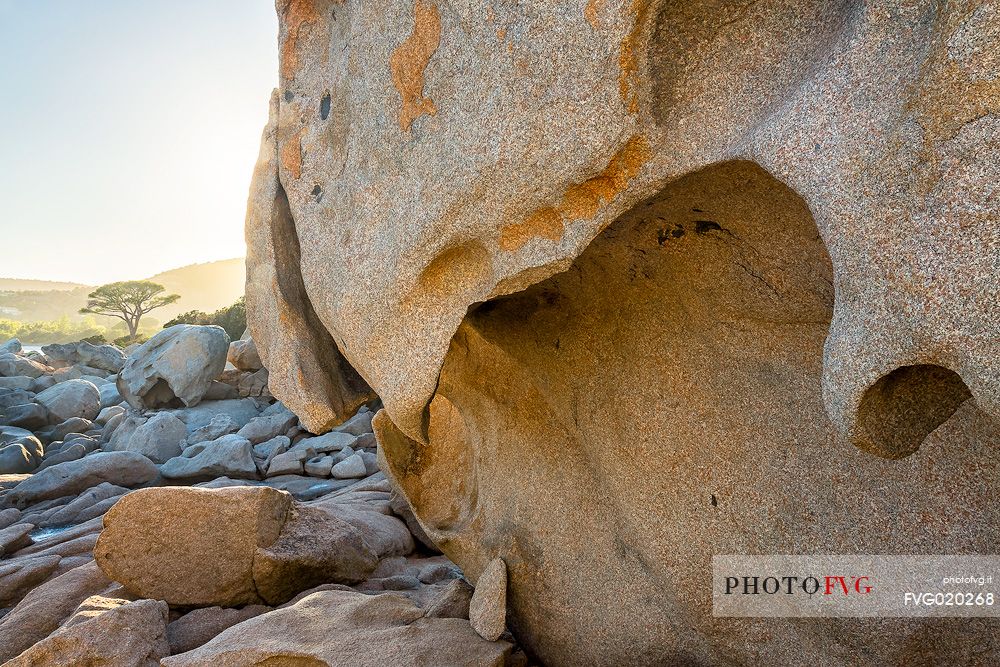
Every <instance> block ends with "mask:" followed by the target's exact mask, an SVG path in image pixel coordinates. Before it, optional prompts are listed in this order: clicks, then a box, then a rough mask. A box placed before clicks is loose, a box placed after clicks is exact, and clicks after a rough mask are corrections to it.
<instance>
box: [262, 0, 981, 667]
mask: <svg viewBox="0 0 1000 667" xmlns="http://www.w3.org/2000/svg"><path fill="white" fill-rule="evenodd" d="M278 8H279V18H280V20H281V27H280V43H281V46H280V50H281V67H280V70H281V77H280V83H279V85H280V88H279V90H278V91H276V93H275V94H274V95H273V96H272V99H271V119H270V122H269V124H268V127H267V128H266V130H265V132H264V137H263V142H262V148H261V153H260V160H259V162H258V165H257V168H256V170H255V175H254V183H253V186H252V188H251V202H250V206H249V209H248V216H247V242H248V256H247V263H248V266H247V268H248V279H247V287H248V289H247V306H248V317H249V327H250V330H251V332H252V333H253V338H254V340H255V341H256V344H257V347H258V351H259V353H260V355H261V358H262V359H263V361H264V362H265V365H266V367H267V368H268V370H269V371H270V388H271V391H272V393H274V395H275V396H277V397H278V398H280V399H282V400H283V401H284V402H285V403H286V404H287V405H288V406H289V407H290V408H292V409H293V410H294V411H295V412H296V413H297V414H300V415H301V416H302V419H303V423H304V424H305V425H306V426H307V427H308V428H309V429H311V430H314V431H315V430H316V429H317V428H320V427H324V428H328V427H329V426H330V425H332V424H333V423H335V422H336V421H338V420H339V419H343V418H344V417H345V416H346V414H347V413H346V412H345V411H344V407H345V406H346V405H350V404H355V405H357V404H358V402H359V401H360V400H361V398H362V397H363V394H364V393H365V385H364V382H367V383H368V385H370V386H371V387H372V388H374V390H375V391H376V392H377V393H378V395H379V396H380V397H381V398H382V399H383V401H384V404H385V410H384V412H382V413H380V414H379V415H378V417H377V418H376V420H375V426H376V433H377V435H378V438H379V442H380V447H379V455H380V457H381V465H382V468H383V470H385V471H386V473H387V475H388V476H389V477H390V478H392V480H393V482H394V483H395V484H396V485H397V487H398V488H399V490H400V491H401V492H402V494H403V495H404V496H405V497H406V498H407V500H408V501H409V503H410V505H411V506H412V508H413V510H414V513H415V515H416V517H417V518H418V520H419V521H420V523H421V525H422V526H423V528H424V529H425V530H426V532H427V534H428V536H429V537H430V538H431V539H432V540H433V541H434V542H435V543H436V544H438V545H439V546H440V547H441V548H442V550H443V551H444V552H445V554H446V555H448V556H449V557H450V558H452V559H453V560H454V561H455V562H456V563H458V564H459V565H460V566H461V567H462V569H463V570H464V571H465V572H466V574H468V575H469V576H470V578H472V579H473V580H476V579H478V577H479V576H480V574H481V572H482V571H483V570H484V568H485V567H486V565H487V563H489V562H491V561H493V560H494V559H495V558H501V559H503V561H505V562H506V564H507V575H508V579H507V587H508V595H507V598H506V600H507V605H508V612H509V613H508V623H509V625H510V627H511V629H512V630H513V631H514V632H515V634H516V635H517V637H518V639H519V640H520V641H521V642H522V643H523V644H525V645H526V646H527V648H529V649H530V651H531V652H532V653H533V654H535V655H537V656H538V657H539V658H540V660H541V661H542V662H543V663H544V664H547V665H551V666H553V667H554V666H558V665H576V664H686V663H702V664H719V663H730V662H736V663H743V662H750V663H766V664H801V663H805V662H808V663H814V664H851V663H852V662H853V661H855V659H856V655H857V652H856V651H855V650H847V649H846V648H845V650H844V652H843V653H842V654H837V655H838V656H842V657H837V656H834V655H832V654H831V653H830V652H829V651H827V648H828V647H829V646H830V645H831V644H836V645H838V646H840V645H842V646H844V647H853V648H855V649H860V650H862V651H863V653H864V655H865V658H866V660H868V661H870V662H872V663H875V664H891V663H906V662H913V661H914V655H913V652H914V651H918V652H919V656H918V657H919V658H920V659H921V660H923V661H925V662H928V663H935V662H939V663H940V662H956V661H957V662H961V661H962V660H961V659H960V658H961V656H959V659H956V656H955V655H953V654H951V653H949V651H952V650H953V647H954V646H956V644H963V645H969V646H980V645H981V643H980V638H981V637H983V636H987V635H989V634H990V632H991V630H990V629H989V626H988V625H987V624H986V623H985V622H983V621H975V620H970V621H968V622H963V624H962V625H961V626H956V627H955V628H954V629H953V630H954V634H953V636H952V637H951V638H950V641H949V642H948V643H947V644H939V643H935V642H927V641H923V640H922V638H924V637H925V636H926V635H927V633H929V632H932V627H933V626H932V622H930V621H924V620H907V621H899V622H894V623H893V624H892V625H891V627H890V626H888V625H883V624H865V625H863V626H859V625H857V624H851V625H850V626H849V627H848V626H845V625H844V624H842V623H840V622H838V621H835V620H829V621H822V620H813V621H810V623H808V624H802V623H797V622H794V621H788V620H782V619H768V620H755V619H725V620H721V619H714V618H713V617H712V612H711V610H712V605H711V602H712V601H711V591H710V589H709V587H707V586H706V585H705V583H704V582H705V581H707V580H708V578H709V576H710V572H711V556H712V555H713V554H719V553H790V552H807V553H993V552H995V546H996V544H995V539H994V536H995V534H996V526H997V525H998V524H1000V507H997V505H996V503H995V502H993V501H992V498H994V497H995V496H996V490H997V488H998V486H1000V471H998V470H997V469H996V466H991V465H988V462H990V461H992V460H993V455H994V450H995V448H996V445H997V443H998V442H1000V434H998V429H997V419H998V418H1000V354H998V352H997V351H998V348H997V334H996V332H997V331H1000V308H998V304H1000V282H998V281H997V280H996V274H997V265H996V249H997V248H998V247H1000V227H998V226H997V224H996V220H997V219H998V217H1000V198H997V197H996V196H995V194H994V190H995V183H996V182H997V180H998V178H1000V114H998V106H997V99H998V98H997V95H996V81H997V78H998V76H997V65H996V58H995V55H994V54H995V53H996V52H997V50H998V47H1000V45H998V33H997V31H996V29H995V27H994V26H995V24H996V9H995V7H994V6H993V5H992V4H990V3H986V2H976V1H972V2H968V3H960V4H944V5H943V4H940V3H932V2H915V3H910V4H907V5H905V6H903V5H898V4H893V3H887V2H874V3H866V4H857V3H850V2H840V1H837V2H818V1H807V2H790V1H788V0H765V1H764V2H758V3H753V4H752V6H751V5H746V4H745V3H717V2H711V3H708V2H689V3H671V2H666V1H665V0H653V1H649V2H633V3H609V2H588V3H579V5H576V6H573V7H569V6H567V5H566V4H564V3H551V2H543V1H540V0H539V1H531V2H527V3H511V4H506V5H503V6H494V7H492V8H491V10H490V11H475V10H474V9H472V8H470V6H468V5H461V4H459V5H455V4H447V3H433V2H416V3H411V2H394V3H386V4H385V5H383V6H380V10H379V11H377V12H374V11H370V10H368V9H367V8H366V7H365V6H363V3H361V2H359V1H358V0H349V1H348V2H347V3H345V6H343V7H338V9H337V11H336V12H331V11H325V10H323V11H321V10H319V9H317V5H316V4H315V3H309V2H298V1H291V0H289V1H283V2H279V3H278ZM348 362H349V364H350V366H353V370H352V369H351V368H349V367H348ZM354 371H357V375H355V374H354ZM358 375H360V376H361V377H362V378H364V381H361V380H360V379H359V378H358V377H357V376H358ZM498 425H502V428H500V427H499V426H498ZM954 480H962V482H961V484H955V483H954ZM956 516H961V517H962V518H961V520H960V521H955V520H954V517H956ZM858 526H864V530H861V531H859V530H858V529H857V527H858ZM539 591H543V592H544V594H540V593H539ZM609 600H613V601H615V606H614V612H615V614H614V618H613V619H612V620H610V621H609V609H608V601H609ZM747 636H753V637H769V638H773V639H771V640H761V642H759V643H755V645H754V648H753V649H750V648H748V646H747V642H746V637H747ZM918 645H919V649H915V648H914V647H915V646H918ZM977 659H978V660H980V661H986V662H998V661H1000V646H998V644H997V643H995V642H994V643H989V644H986V645H985V648H983V651H982V653H981V654H980V655H978V656H977Z"/></svg>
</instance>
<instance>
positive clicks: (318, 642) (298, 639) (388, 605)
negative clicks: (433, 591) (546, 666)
mask: <svg viewBox="0 0 1000 667" xmlns="http://www.w3.org/2000/svg"><path fill="white" fill-rule="evenodd" d="M510 648H511V647H510V644H508V643H506V642H487V641H485V640H483V639H481V638H480V637H478V636H477V635H476V633H475V632H473V630H472V628H471V627H470V626H469V623H468V622H467V621H462V620H460V619H454V618H436V617H435V618H425V617H424V612H423V610H421V609H420V608H419V607H417V606H416V605H414V604H413V603H412V602H410V601H409V600H407V599H406V598H403V597H400V596H397V595H389V594H386V595H376V596H367V595H364V594H362V593H356V592H354V591H342V590H328V591H321V592H317V593H312V594H311V595H308V596H306V597H304V598H303V599H302V600H300V601H298V602H296V603H295V604H294V605H292V606H290V607H286V608H284V609H279V610H276V611H272V612H270V613H268V614H264V615H261V616H257V617H255V618H252V619H250V620H248V621H244V622H243V623H240V624H239V625H238V626H236V627H233V628H230V629H229V630H226V631H225V632H223V633H222V634H220V635H219V636H217V637H216V638H215V639H213V640H212V641H210V642H208V643H207V644H205V645H204V646H202V647H201V648H198V649H195V650H193V651H189V652H187V653H181V654H180V655H175V656H171V657H169V658H165V659H164V660H163V661H162V664H163V665H164V667H185V666H187V665H208V664H211V665H219V666H220V667H235V666H236V665H247V666H249V665H260V664H275V665H278V664H308V665H353V666H356V667H368V666H371V667H382V666H383V665H395V666H399V667H405V666H408V665H412V666H413V667H416V666H417V665H454V666H455V667H464V666H468V667H501V666H502V665H503V664H504V659H505V657H506V656H507V655H508V654H509V653H510Z"/></svg>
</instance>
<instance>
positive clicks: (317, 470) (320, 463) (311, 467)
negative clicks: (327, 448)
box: [303, 456, 333, 477]
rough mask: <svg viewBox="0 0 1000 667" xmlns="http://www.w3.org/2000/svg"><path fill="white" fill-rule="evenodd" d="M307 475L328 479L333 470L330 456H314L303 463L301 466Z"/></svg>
mask: <svg viewBox="0 0 1000 667" xmlns="http://www.w3.org/2000/svg"><path fill="white" fill-rule="evenodd" d="M303 468H304V469H305V472H306V474H307V475H311V476H313V477H329V476H330V470H332V469H333V457H332V456H316V457H313V458H311V459H309V460H308V461H306V462H305V465H304V466H303Z"/></svg>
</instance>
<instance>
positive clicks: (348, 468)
mask: <svg viewBox="0 0 1000 667" xmlns="http://www.w3.org/2000/svg"><path fill="white" fill-rule="evenodd" d="M367 472H368V471H367V468H366V467H365V461H364V459H362V458H361V457H360V456H359V455H358V454H352V455H351V456H349V457H347V458H346V459H344V460H343V461H341V462H340V463H338V464H337V465H335V466H333V468H332V469H331V470H330V474H331V475H332V476H333V477H334V478H336V479H354V478H357V477H365V476H366V474H367Z"/></svg>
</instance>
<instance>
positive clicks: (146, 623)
mask: <svg viewBox="0 0 1000 667" xmlns="http://www.w3.org/2000/svg"><path fill="white" fill-rule="evenodd" d="M89 599H93V598H89ZM82 604H86V601H84V603H82ZM168 611H169V609H168V607H167V604H166V603H165V602H160V601H158V600H137V601H135V602H129V603H127V604H121V605H118V606H114V607H110V606H109V608H107V610H106V611H103V612H100V613H98V612H97V610H91V611H90V612H89V613H88V612H86V611H85V612H84V615H83V616H81V618H80V619H79V621H78V622H76V623H72V624H70V623H67V624H66V625H64V626H63V627H62V628H60V629H59V630H57V631H56V632H54V633H52V634H51V635H49V636H48V637H46V638H45V639H43V640H42V641H40V642H38V643H37V644H35V645H33V646H32V647H31V648H29V649H28V650H26V651H25V652H24V653H22V654H20V655H19V656H17V657H16V658H14V659H13V660H11V661H10V662H8V663H6V667H37V666H38V665H130V666H133V665H134V666H135V667H140V666H141V667H147V666H148V667H153V666H154V665H158V664H159V659H160V658H162V657H164V656H165V655H167V654H168V653H169V652H170V645H169V644H168V642H167V614H168ZM84 619H86V620H84Z"/></svg>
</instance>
